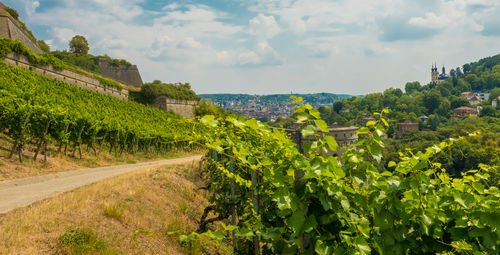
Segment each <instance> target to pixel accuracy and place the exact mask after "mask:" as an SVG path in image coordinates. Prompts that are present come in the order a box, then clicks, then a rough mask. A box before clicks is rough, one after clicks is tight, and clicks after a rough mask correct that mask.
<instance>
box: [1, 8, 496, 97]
mask: <svg viewBox="0 0 500 255" xmlns="http://www.w3.org/2000/svg"><path fill="white" fill-rule="evenodd" d="M0 1H3V3H4V4H6V5H8V6H10V7H13V8H15V9H17V10H18V11H19V13H20V16H21V19H22V20H23V21H25V23H26V24H27V25H28V27H29V28H30V29H31V30H33V32H34V34H35V36H37V38H38V39H40V40H46V41H47V42H49V44H50V45H51V48H52V49H59V50H64V49H68V42H69V40H70V39H71V38H72V37H73V36H74V35H77V34H80V35H84V36H85V37H86V38H87V39H88V41H89V43H90V48H91V50H90V52H91V53H92V54H97V55H101V54H108V55H110V56H112V57H115V58H124V59H127V60H129V61H130V62H132V63H134V64H137V65H138V67H139V70H140V71H141V74H142V76H143V80H144V81H152V80H155V79H159V80H162V81H164V82H190V83H191V85H192V87H193V89H194V90H195V91H196V92H197V93H249V94H270V93H290V92H291V91H292V92H294V93H315V92H331V93H349V94H365V93H371V92H381V91H384V90H385V89H387V88H389V87H394V88H403V87H404V84H405V83H406V82H407V81H420V82H421V83H428V82H429V80H430V67H431V64H432V63H437V64H438V65H439V66H442V65H445V66H446V67H448V68H449V67H453V68H455V67H457V66H461V65H462V64H464V63H467V62H471V61H475V60H478V59H480V58H483V57H486V56H491V55H495V54H499V53H500V47H499V46H500V1H498V0H421V1H414V0H407V1H405V0H374V1H365V0H253V1H244V0H232V1H231V0H211V1H201V0H187V1H153V0H86V1H81V0H38V1H35V0H0Z"/></svg>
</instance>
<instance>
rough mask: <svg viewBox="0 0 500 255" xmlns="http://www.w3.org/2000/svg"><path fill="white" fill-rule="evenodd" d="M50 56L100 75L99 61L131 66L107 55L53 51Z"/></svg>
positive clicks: (124, 61)
mask: <svg viewBox="0 0 500 255" xmlns="http://www.w3.org/2000/svg"><path fill="white" fill-rule="evenodd" d="M51 55H53V56H54V57H56V58H58V59H60V60H62V61H63V62H66V63H68V64H70V65H73V66H77V67H79V68H82V69H84V70H86V71H89V72H93V73H96V74H100V73H101V70H100V68H99V61H101V60H106V61H107V62H108V63H109V64H110V65H113V66H127V67H128V66H131V65H132V64H131V63H130V62H128V61H126V60H124V59H113V58H111V57H109V56H107V55H104V56H94V55H92V54H79V53H72V52H68V51H53V52H51Z"/></svg>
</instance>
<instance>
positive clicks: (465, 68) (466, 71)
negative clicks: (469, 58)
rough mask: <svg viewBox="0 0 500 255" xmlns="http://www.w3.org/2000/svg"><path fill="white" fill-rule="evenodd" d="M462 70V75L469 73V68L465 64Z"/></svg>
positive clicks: (468, 65)
mask: <svg viewBox="0 0 500 255" xmlns="http://www.w3.org/2000/svg"><path fill="white" fill-rule="evenodd" d="M462 70H464V74H467V73H469V72H470V71H471V66H470V64H465V65H463V66H462Z"/></svg>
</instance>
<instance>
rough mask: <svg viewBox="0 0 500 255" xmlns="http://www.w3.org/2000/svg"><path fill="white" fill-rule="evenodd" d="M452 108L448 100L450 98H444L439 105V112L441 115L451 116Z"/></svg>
mask: <svg viewBox="0 0 500 255" xmlns="http://www.w3.org/2000/svg"><path fill="white" fill-rule="evenodd" d="M450 110H451V104H450V101H448V99H446V98H444V99H443V101H441V104H439V107H438V108H437V113H438V114H439V115H441V116H444V117H446V118H449V117H450Z"/></svg>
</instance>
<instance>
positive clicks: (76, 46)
mask: <svg viewBox="0 0 500 255" xmlns="http://www.w3.org/2000/svg"><path fill="white" fill-rule="evenodd" d="M69 51H71V52H73V53H82V54H87V53H88V52H89V43H88V42H87V39H85V37H83V36H81V35H75V36H74V37H73V39H71V41H70V42H69Z"/></svg>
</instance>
